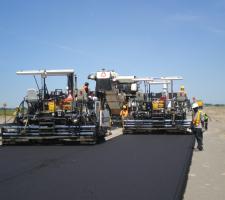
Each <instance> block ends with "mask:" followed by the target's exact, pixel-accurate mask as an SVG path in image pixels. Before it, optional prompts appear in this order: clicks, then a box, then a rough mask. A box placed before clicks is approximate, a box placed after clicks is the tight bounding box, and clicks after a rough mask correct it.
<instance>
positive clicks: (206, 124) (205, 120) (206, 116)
mask: <svg viewBox="0 0 225 200" xmlns="http://www.w3.org/2000/svg"><path fill="white" fill-rule="evenodd" d="M208 121H209V117H208V115H207V114H206V113H204V125H205V130H208Z"/></svg>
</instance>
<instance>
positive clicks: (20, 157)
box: [0, 135, 194, 200]
mask: <svg viewBox="0 0 225 200" xmlns="http://www.w3.org/2000/svg"><path fill="white" fill-rule="evenodd" d="M193 144H194V138H193V136H191V135H123V136H120V137H117V138H115V139H113V140H110V141H107V142H103V143H101V144H97V145H75V146H73V145H70V146H63V145H58V146H57V145H54V146H53V145H50V146H47V145H46V146H41V145H39V146H38V145H37V146H3V147H0V194H1V195H0V196H1V197H0V198H1V199H7V200H11V199H17V200H19V199H22V200H26V199H27V200H28V199H29V200H30V199H33V200H35V199H38V200H40V199H42V200H44V199H48V200H49V199H54V200H57V199H78V200H83V199H84V200H89V199H91V200H92V199H94V200H95V199H96V200H106V199H107V200H108V199H117V200H120V199H121V200H126V199H129V200H132V199H143V200H144V199H154V200H155V199H165V200H176V199H182V197H183V193H184V189H185V184H186V181H187V174H188V170H189V167H190V163H191V157H192V152H193V149H192V148H193Z"/></svg>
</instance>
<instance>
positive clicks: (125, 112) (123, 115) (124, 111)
mask: <svg viewBox="0 0 225 200" xmlns="http://www.w3.org/2000/svg"><path fill="white" fill-rule="evenodd" d="M120 116H121V117H127V116H128V110H121V111H120Z"/></svg>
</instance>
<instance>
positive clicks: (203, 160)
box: [184, 107, 225, 200]
mask: <svg viewBox="0 0 225 200" xmlns="http://www.w3.org/2000/svg"><path fill="white" fill-rule="evenodd" d="M204 111H205V112H206V113H207V114H208V116H209V129H208V131H206V132H205V133H204V141H203V143H204V151H202V152H199V151H197V150H194V153H193V157H192V164H191V168H190V173H189V178H188V182H187V187H186V193H185V196H184V199H185V200H193V199H198V200H211V199H217V200H224V199H225V190H224V188H225V107H206V108H205V109H204Z"/></svg>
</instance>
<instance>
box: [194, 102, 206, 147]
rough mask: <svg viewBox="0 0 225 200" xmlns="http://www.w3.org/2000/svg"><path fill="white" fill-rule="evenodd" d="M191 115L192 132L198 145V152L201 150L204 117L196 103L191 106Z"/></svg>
mask: <svg viewBox="0 0 225 200" xmlns="http://www.w3.org/2000/svg"><path fill="white" fill-rule="evenodd" d="M192 109H193V115H192V132H193V134H194V135H195V138H196V141H197V143H198V146H197V148H198V149H199V151H202V150H203V131H202V128H203V127H204V116H203V113H202V111H200V110H199V106H198V104H197V103H194V104H193V105H192Z"/></svg>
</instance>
